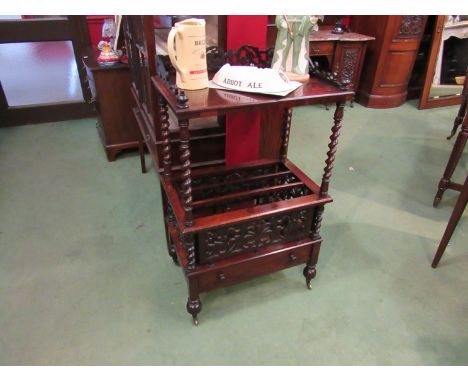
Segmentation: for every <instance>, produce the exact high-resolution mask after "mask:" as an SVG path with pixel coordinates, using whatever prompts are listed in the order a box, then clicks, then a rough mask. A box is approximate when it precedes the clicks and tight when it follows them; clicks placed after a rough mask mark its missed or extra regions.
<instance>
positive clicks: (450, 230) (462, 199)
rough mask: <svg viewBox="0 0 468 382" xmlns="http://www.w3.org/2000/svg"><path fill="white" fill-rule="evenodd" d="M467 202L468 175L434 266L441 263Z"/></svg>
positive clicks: (433, 262) (433, 263) (433, 261)
mask: <svg viewBox="0 0 468 382" xmlns="http://www.w3.org/2000/svg"><path fill="white" fill-rule="evenodd" d="M467 202H468V176H467V177H466V179H465V184H464V185H463V188H462V191H461V193H460V196H459V197H458V199H457V203H456V204H455V208H454V209H453V212H452V215H450V219H449V222H448V224H447V228H446V229H445V232H444V236H442V240H441V241H440V244H439V247H438V248H437V252H436V254H435V256H434V260H432V268H436V267H437V265H438V264H439V261H440V259H441V257H442V255H443V254H444V251H445V248H447V245H448V243H449V241H450V238H451V237H452V234H453V232H454V231H455V227H456V226H457V224H458V222H459V221H460V218H461V216H462V215H463V211H465V208H466V204H467Z"/></svg>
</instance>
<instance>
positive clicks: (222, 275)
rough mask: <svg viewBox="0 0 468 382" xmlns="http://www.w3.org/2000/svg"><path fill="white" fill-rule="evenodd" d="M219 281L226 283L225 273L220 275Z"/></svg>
mask: <svg viewBox="0 0 468 382" xmlns="http://www.w3.org/2000/svg"><path fill="white" fill-rule="evenodd" d="M218 280H219V281H224V280H226V275H225V274H224V273H220V274H219V275H218Z"/></svg>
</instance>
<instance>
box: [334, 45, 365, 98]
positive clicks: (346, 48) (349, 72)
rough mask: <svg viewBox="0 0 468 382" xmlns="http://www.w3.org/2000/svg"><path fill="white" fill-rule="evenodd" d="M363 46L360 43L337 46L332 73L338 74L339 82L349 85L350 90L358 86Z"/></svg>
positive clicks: (363, 51)
mask: <svg viewBox="0 0 468 382" xmlns="http://www.w3.org/2000/svg"><path fill="white" fill-rule="evenodd" d="M364 53H365V44H364V43H362V42H345V43H341V44H337V47H336V52H335V57H334V59H333V66H332V67H333V71H334V72H336V73H338V80H339V81H340V82H348V81H349V83H351V89H356V88H357V85H358V84H359V77H360V74H361V67H362V61H363V59H364Z"/></svg>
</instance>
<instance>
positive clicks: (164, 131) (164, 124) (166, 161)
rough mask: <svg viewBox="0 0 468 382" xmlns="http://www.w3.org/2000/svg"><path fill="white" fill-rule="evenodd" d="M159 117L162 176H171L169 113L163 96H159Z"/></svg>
mask: <svg viewBox="0 0 468 382" xmlns="http://www.w3.org/2000/svg"><path fill="white" fill-rule="evenodd" d="M159 119H160V121H161V139H162V154H163V168H164V176H165V177H168V178H169V177H170V176H171V162H172V161H171V146H170V144H169V113H168V112H167V102H166V100H165V99H164V98H163V97H159Z"/></svg>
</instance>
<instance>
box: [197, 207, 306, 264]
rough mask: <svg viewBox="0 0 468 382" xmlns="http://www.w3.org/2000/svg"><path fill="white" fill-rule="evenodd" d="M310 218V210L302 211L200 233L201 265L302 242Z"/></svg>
mask: <svg viewBox="0 0 468 382" xmlns="http://www.w3.org/2000/svg"><path fill="white" fill-rule="evenodd" d="M312 215H313V209H303V210H297V211H292V212H289V213H286V214H284V213H283V214H278V215H273V216H268V217H266V218H263V219H257V220H254V221H251V222H248V223H244V224H238V225H233V226H228V227H222V228H218V229H213V230H209V231H206V232H201V233H200V234H199V240H198V247H199V254H200V263H207V262H211V261H215V260H219V259H221V258H226V257H229V256H233V255H238V254H242V253H247V252H253V251H258V250H261V249H262V248H265V247H268V246H270V245H273V244H279V243H288V242H293V241H298V240H302V239H304V238H306V237H307V236H308V235H309V234H310V230H311V225H312Z"/></svg>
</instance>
